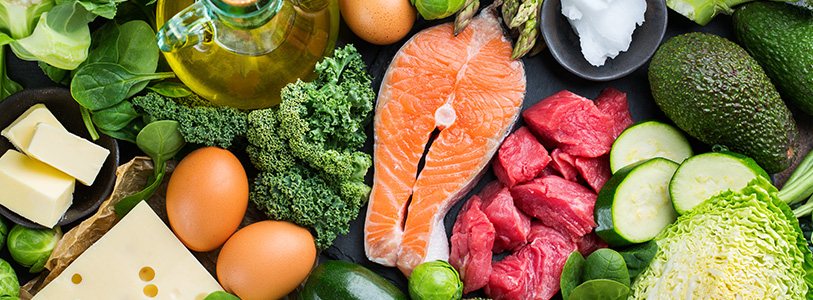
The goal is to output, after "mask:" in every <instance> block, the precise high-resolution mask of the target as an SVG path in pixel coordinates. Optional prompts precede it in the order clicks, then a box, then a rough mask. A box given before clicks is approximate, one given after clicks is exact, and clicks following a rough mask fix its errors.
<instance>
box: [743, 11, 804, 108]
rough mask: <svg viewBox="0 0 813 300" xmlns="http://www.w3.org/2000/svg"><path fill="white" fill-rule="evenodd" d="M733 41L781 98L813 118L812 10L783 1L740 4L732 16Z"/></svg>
mask: <svg viewBox="0 0 813 300" xmlns="http://www.w3.org/2000/svg"><path fill="white" fill-rule="evenodd" d="M732 21H733V23H734V32H735V34H736V36H737V40H738V41H739V42H740V44H741V45H742V46H743V48H745V50H747V51H748V53H750V54H751V55H752V56H753V57H754V58H755V59H756V60H757V62H759V64H760V65H761V66H762V67H763V68H764V69H765V73H767V74H768V77H770V78H771V81H772V82H773V83H774V84H775V85H776V88H777V89H778V90H779V93H780V94H781V95H782V98H783V99H785V100H786V101H788V102H789V104H790V105H793V106H796V107H797V108H799V109H800V110H802V111H804V112H805V113H807V114H808V115H813V11H810V10H808V9H806V8H803V7H799V6H796V5H792V4H789V3H785V2H768V1H758V2H750V3H747V4H744V5H741V6H739V7H738V8H737V10H736V11H735V12H734V15H733V17H732Z"/></svg>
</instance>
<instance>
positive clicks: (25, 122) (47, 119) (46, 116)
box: [0, 103, 65, 154]
mask: <svg viewBox="0 0 813 300" xmlns="http://www.w3.org/2000/svg"><path fill="white" fill-rule="evenodd" d="M37 123H46V124H49V125H51V126H54V127H56V128H59V129H62V130H65V127H63V126H62V123H59V121H58V120H57V119H56V117H54V115H53V114H52V113H51V111H50V110H48V108H47V107H45V104H42V103H39V104H34V105H32V106H31V107H29V108H28V109H27V110H26V111H25V112H24V113H23V114H22V115H20V116H19V117H17V119H16V120H14V122H12V123H11V125H8V127H6V128H5V129H3V131H2V132H0V134H2V135H3V136H4V137H6V138H7V139H8V140H9V141H10V142H11V144H12V145H14V147H16V148H17V150H20V151H22V152H23V153H26V154H27V153H28V150H27V148H28V142H29V141H31V136H32V135H33V134H34V126H36V125H37Z"/></svg>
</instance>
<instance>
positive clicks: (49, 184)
mask: <svg viewBox="0 0 813 300" xmlns="http://www.w3.org/2000/svg"><path fill="white" fill-rule="evenodd" d="M75 184H76V181H75V180H74V179H73V177H71V176H69V175H67V174H65V173H63V172H60V171H59V170H57V169H54V168H53V167H51V166H49V165H46V164H44V163H42V162H40V161H37V160H35V159H33V158H30V157H28V156H26V155H25V154H22V153H20V152H17V151H14V150H11V149H9V150H8V151H6V153H5V154H3V156H2V157H0V191H2V192H0V204H2V205H3V206H5V207H6V208H8V209H10V210H11V211H13V212H15V213H17V214H18V215H21V216H23V217H25V218H27V219H29V220H31V221H33V222H36V223H37V224H40V225H42V226H45V227H49V228H51V227H54V225H56V223H57V222H58V221H59V219H60V218H61V217H62V215H63V214H65V211H67V210H68V207H69V206H71V203H72V202H73V189H74V187H75Z"/></svg>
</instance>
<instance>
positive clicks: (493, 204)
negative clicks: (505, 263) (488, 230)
mask: <svg viewBox="0 0 813 300" xmlns="http://www.w3.org/2000/svg"><path fill="white" fill-rule="evenodd" d="M483 192H485V193H482V192H481V195H480V197H481V198H482V199H483V206H482V208H483V213H485V214H486V216H487V217H488V220H489V221H491V224H494V232H495V235H496V238H495V239H494V248H492V249H491V251H492V252H494V253H500V252H503V251H505V250H513V249H515V248H517V247H519V246H522V245H524V244H525V243H526V242H527V241H528V232H530V231H531V217H530V216H528V215H527V214H525V213H524V212H522V211H520V210H519V209H517V206H516V205H514V198H513V197H512V196H511V191H510V190H509V189H508V187H506V186H505V185H503V184H502V183H500V182H499V181H492V182H490V183H489V184H487V185H486V186H485V187H483Z"/></svg>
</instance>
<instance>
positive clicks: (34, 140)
mask: <svg viewBox="0 0 813 300" xmlns="http://www.w3.org/2000/svg"><path fill="white" fill-rule="evenodd" d="M108 154H110V150H107V149H105V148H104V147H102V146H99V145H96V144H94V143H92V142H90V141H88V140H86V139H83V138H81V137H79V136H77V135H75V134H73V133H70V132H68V131H66V130H64V129H59V128H57V127H54V126H52V125H50V124H47V123H39V124H37V126H35V127H34V133H33V136H32V137H31V142H30V143H28V155H30V156H31V157H33V158H35V159H37V160H39V161H41V162H44V163H46V164H48V165H50V166H52V167H54V168H57V169H58V170H60V171H62V172H65V173H66V174H68V175H71V176H73V177H74V178H76V180H78V181H79V182H81V183H83V184H84V185H92V184H93V181H94V180H96V175H98V174H99V170H100V169H101V168H102V165H103V164H104V160H105V159H107V155H108Z"/></svg>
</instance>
